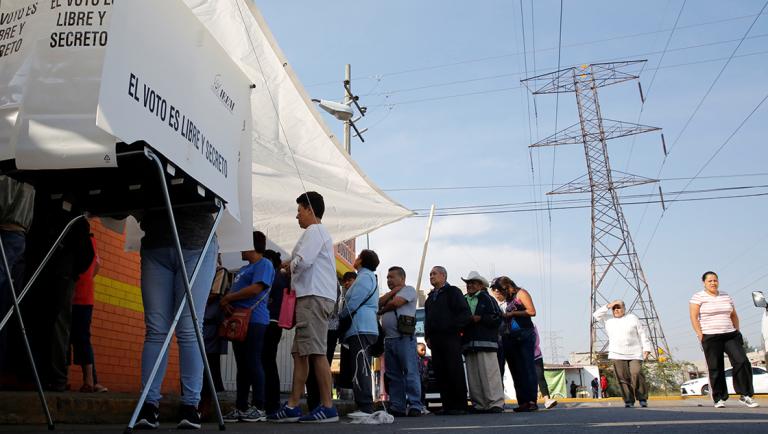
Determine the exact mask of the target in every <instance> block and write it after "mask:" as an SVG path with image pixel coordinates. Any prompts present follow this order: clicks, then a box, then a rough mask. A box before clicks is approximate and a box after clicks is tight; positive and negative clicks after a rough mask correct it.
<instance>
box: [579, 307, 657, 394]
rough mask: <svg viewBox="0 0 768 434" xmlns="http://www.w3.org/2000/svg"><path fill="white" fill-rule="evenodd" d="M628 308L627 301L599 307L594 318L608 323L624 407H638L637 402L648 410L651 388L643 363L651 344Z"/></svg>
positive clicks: (611, 354) (610, 345)
mask: <svg viewBox="0 0 768 434" xmlns="http://www.w3.org/2000/svg"><path fill="white" fill-rule="evenodd" d="M625 309H626V308H625V306H624V302H623V301H621V300H616V301H614V302H611V303H608V304H607V305H605V306H602V307H600V308H598V309H597V310H596V311H595V313H594V314H593V315H592V316H593V317H594V318H595V320H597V321H603V322H604V323H605V333H606V334H607V335H608V359H609V360H611V361H613V369H614V371H615V372H616V379H617V380H618V381H619V385H620V387H621V395H622V397H623V398H624V406H625V407H627V408H630V407H634V406H635V399H637V400H638V401H640V406H641V407H647V406H648V385H647V384H646V381H645V376H644V375H643V360H645V359H647V358H648V355H649V354H650V353H651V341H650V340H648V336H647V335H646V333H645V329H644V328H643V326H642V324H641V323H640V320H639V319H638V318H637V316H635V315H634V314H631V313H626V311H625ZM603 378H605V377H603ZM595 382H596V384H597V385H598V387H600V386H601V384H600V380H598V379H595ZM607 386H608V381H607V380H606V388H607ZM593 389H594V386H593Z"/></svg>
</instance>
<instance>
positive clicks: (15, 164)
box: [0, 0, 411, 430]
mask: <svg viewBox="0 0 768 434" xmlns="http://www.w3.org/2000/svg"><path fill="white" fill-rule="evenodd" d="M0 32H2V33H0V34H2V35H4V37H3V40H0V174H4V175H8V176H11V177H13V178H15V179H18V180H21V181H25V182H28V183H30V184H32V185H34V186H36V187H37V188H40V190H41V191H45V192H46V193H48V192H50V193H51V194H50V200H55V201H59V202H60V203H61V206H63V207H70V208H73V209H75V210H78V211H79V212H80V211H81V212H83V213H84V212H88V213H90V214H91V215H99V216H107V217H109V216H113V217H117V218H124V217H125V216H126V215H127V214H129V213H130V212H132V211H135V210H136V209H153V208H155V209H167V210H168V213H169V218H171V221H172V214H171V209H172V208H173V207H177V206H185V205H206V206H210V208H211V210H212V211H216V212H217V218H216V223H215V224H214V228H213V230H212V232H211V234H210V236H209V238H208V243H207V244H206V249H207V248H208V246H209V245H210V243H211V240H212V238H213V234H214V231H215V232H216V234H217V236H218V239H219V244H220V246H221V249H222V251H239V250H243V249H248V248H250V247H249V245H248V244H249V243H248V240H250V238H251V237H250V233H251V231H252V230H253V229H259V230H261V231H263V232H264V233H265V234H266V235H267V237H268V238H269V239H270V241H272V242H273V243H275V244H276V245H278V246H279V247H281V248H282V249H284V250H286V251H290V250H291V248H292V247H293V245H294V244H295V242H296V241H297V239H298V237H299V236H300V235H301V232H300V229H299V227H298V225H297V224H296V221H295V218H294V216H295V202H294V199H295V197H296V196H297V195H298V194H300V193H301V192H303V191H308V190H315V191H318V192H320V193H321V194H323V196H324V197H325V199H326V203H327V204H328V205H327V208H326V214H325V216H324V219H323V220H324V223H325V224H326V226H327V227H328V229H329V231H330V233H331V235H332V236H333V237H334V240H336V241H337V242H338V241H342V240H344V239H350V238H354V237H355V236H358V235H361V234H364V233H366V232H369V231H371V230H373V229H376V228H378V227H381V226H383V225H386V224H388V223H391V222H394V221H397V220H399V219H402V218H404V217H406V216H408V215H410V214H411V212H410V211H408V210H407V209H405V208H403V207H402V206H400V205H398V204H396V203H394V202H393V201H392V200H391V199H389V198H388V197H387V196H386V195H384V194H383V193H382V192H381V191H380V190H379V189H378V188H377V187H376V186H374V185H373V184H372V183H371V182H370V181H369V180H368V179H367V178H366V177H365V175H364V174H363V173H362V172H361V170H360V169H359V168H358V167H357V166H356V165H355V163H354V162H353V161H351V160H350V159H349V156H348V155H347V154H346V153H345V152H344V151H342V150H341V148H340V146H339V145H338V141H337V140H336V138H335V137H334V136H333V134H331V133H330V131H329V130H328V129H327V127H326V126H325V125H324V123H323V122H322V120H321V118H320V117H319V114H318V113H317V111H316V110H315V109H314V107H313V106H312V104H311V102H310V99H309V97H308V96H307V95H306V93H305V92H304V90H303V88H302V87H301V85H300V83H299V82H298V80H297V79H296V77H295V75H294V74H293V73H292V71H291V68H290V66H289V64H288V62H287V60H286V59H285V58H284V56H283V55H282V53H281V52H280V50H279V48H278V47H277V44H276V43H275V41H274V39H273V38H272V35H271V34H270V32H269V30H268V28H267V26H266V24H265V23H264V21H263V19H262V18H261V16H260V15H259V13H258V11H257V10H256V9H255V7H254V5H253V4H252V2H250V1H249V0H232V1H226V2H222V1H216V0H163V1H162V2H160V1H156V0H131V1H120V2H116V3H113V2H112V1H110V0H91V1H70V0H52V1H46V2H39V1H27V0H6V1H3V2H2V3H0ZM77 218H82V216H76V217H74V219H73V220H72V222H70V225H68V226H67V227H66V228H65V229H64V232H66V230H68V228H69V227H70V226H71V224H72V223H73V222H74V221H75V219H77ZM135 229H136V228H135V227H133V229H132V230H133V231H134V232H133V233H134V234H136V232H135ZM129 233H130V231H129ZM63 235H64V233H62V236H61V237H60V238H59V240H60V239H61V238H62V237H63ZM129 238H130V237H129ZM57 243H58V241H57ZM176 243H177V248H178V251H179V254H181V248H180V246H179V243H178V236H177V235H176ZM55 245H56V244H54V246H53V247H55ZM0 247H2V246H0ZM53 247H52V249H51V252H53ZM0 250H2V249H0ZM50 256H51V255H50V252H49V254H48V255H47V257H46V259H45V260H44V261H43V264H41V268H42V267H43V266H44V265H45V262H46V261H47V260H48V259H49V258H50ZM6 269H7V267H6ZM38 272H39V269H38ZM186 272H188V279H187V283H189V282H190V280H191V281H194V279H195V276H196V267H195V270H186ZM36 275H37V273H36V274H35V275H33V276H32V280H34V278H35V277H36ZM31 284H32V281H30V282H28V283H27V285H26V286H25V287H24V288H23V290H22V291H18V290H17V289H18V288H17V289H15V290H14V303H15V305H16V307H15V308H14V310H15V311H16V312H19V311H18V302H20V301H21V300H22V299H23V297H24V294H25V293H26V291H27V290H28V289H29V287H30V286H31ZM187 293H188V294H187V298H188V299H190V294H189V286H188V287H187ZM183 308H184V303H182V305H181V306H180V307H179V311H178V314H177V319H178V317H179V315H180V313H181V310H182V309H183ZM189 308H190V310H191V311H192V314H193V317H194V316H195V312H194V308H193V307H192V306H189ZM0 314H2V315H5V316H4V317H3V325H4V324H5V323H7V321H8V318H9V317H10V315H11V312H8V313H7V314H6V313H5V312H2V313H0ZM19 320H21V318H20V315H19ZM0 327H1V326H0ZM22 329H23V327H22ZM171 334H172V331H171V333H169V335H168V338H167V339H166V346H167V344H168V343H169V342H170V337H171ZM197 335H198V340H199V343H200V345H201V352H203V347H202V337H201V334H200V331H199V330H197ZM28 353H29V357H30V358H31V352H29V351H28ZM203 360H205V357H203ZM33 365H34V363H33ZM156 367H157V364H156ZM206 374H207V377H208V381H210V374H209V370H208V367H207V363H206ZM148 383H151V380H150V381H149V382H148ZM38 390H39V394H40V397H41V403H42V405H43V407H44V410H45V412H46V415H47V417H48V421H49V428H51V429H52V428H53V420H52V419H51V417H50V413H49V412H48V409H47V407H46V404H45V400H44V397H43V393H42V388H41V387H40V385H39V381H38ZM145 396H146V390H145V391H144V393H143V394H142V397H141V399H140V401H139V404H138V406H137V409H136V411H135V412H134V414H133V417H132V418H131V421H130V422H129V424H128V430H130V429H132V427H133V424H134V423H135V421H136V416H137V413H138V409H139V408H140V406H141V404H142V402H143V399H144V397H145ZM217 413H218V416H219V426H220V428H221V429H223V427H224V426H223V421H222V419H221V413H220V410H219V409H218V404H217Z"/></svg>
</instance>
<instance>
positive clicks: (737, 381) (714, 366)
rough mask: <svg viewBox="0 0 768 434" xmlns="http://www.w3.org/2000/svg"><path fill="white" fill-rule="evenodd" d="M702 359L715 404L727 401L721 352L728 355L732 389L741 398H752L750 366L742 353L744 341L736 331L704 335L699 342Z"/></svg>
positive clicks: (743, 352)
mask: <svg viewBox="0 0 768 434" xmlns="http://www.w3.org/2000/svg"><path fill="white" fill-rule="evenodd" d="M701 346H702V347H703V349H704V358H706V360H707V368H708V369H709V385H710V387H711V388H712V399H713V400H714V401H715V402H717V401H720V400H723V401H725V400H727V399H728V387H727V386H726V383H725V369H724V359H723V352H725V353H726V354H728V359H729V360H730V361H731V366H732V368H733V371H732V372H733V389H734V390H735V391H736V393H738V394H739V395H742V396H752V395H753V394H754V393H755V391H754V389H753V386H752V365H751V364H750V363H749V359H747V353H746V352H745V351H744V339H743V338H742V336H741V333H740V332H739V331H738V330H736V331H734V332H731V333H722V334H717V335H704V336H703V338H702V340H701Z"/></svg>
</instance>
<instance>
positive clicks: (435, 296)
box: [424, 265, 472, 416]
mask: <svg viewBox="0 0 768 434" xmlns="http://www.w3.org/2000/svg"><path fill="white" fill-rule="evenodd" d="M429 283H430V284H431V285H432V288H433V289H432V291H430V292H429V296H428V297H427V301H426V303H425V304H424V314H425V318H424V337H425V339H426V341H427V346H429V348H430V349H431V350H432V365H433V367H434V370H435V377H436V381H437V386H438V389H439V391H440V401H441V402H442V410H440V411H439V412H437V413H436V414H443V415H449V416H454V415H463V414H466V413H467V382H466V377H465V375H464V363H463V361H462V358H461V331H462V330H463V329H464V327H466V326H467V324H469V321H470V317H471V316H472V314H471V313H470V311H469V306H468V305H467V301H466V300H465V299H464V296H463V295H462V293H461V290H460V289H459V288H457V287H455V286H453V285H450V284H449V283H448V272H447V271H446V270H445V267H442V266H439V265H438V266H435V267H432V270H431V271H430V272H429Z"/></svg>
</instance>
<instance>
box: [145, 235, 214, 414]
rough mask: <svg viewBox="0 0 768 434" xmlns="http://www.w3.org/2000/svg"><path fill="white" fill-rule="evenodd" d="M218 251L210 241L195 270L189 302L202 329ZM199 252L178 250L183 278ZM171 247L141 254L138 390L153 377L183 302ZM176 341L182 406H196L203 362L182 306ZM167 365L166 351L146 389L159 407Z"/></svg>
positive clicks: (180, 278) (175, 256)
mask: <svg viewBox="0 0 768 434" xmlns="http://www.w3.org/2000/svg"><path fill="white" fill-rule="evenodd" d="M218 250H219V246H218V243H217V242H216V239H215V238H214V240H213V241H212V242H211V245H210V246H209V247H208V251H207V253H206V255H205V257H204V258H203V260H202V262H201V263H200V271H199V272H198V274H197V278H196V279H195V284H194V285H192V298H193V299H194V302H195V312H197V315H198V320H199V321H198V322H200V323H201V324H200V327H202V319H203V312H204V309H205V301H206V299H207V298H208V293H209V292H210V289H211V284H212V283H213V276H214V274H215V273H216V252H218ZM201 252H202V249H201V250H186V249H184V250H182V253H183V255H184V264H185V267H186V269H187V272H188V275H189V277H190V278H192V271H193V268H194V266H195V263H196V262H197V258H198V257H199V256H200V253H201ZM178 264H179V262H178V259H177V254H176V248H175V247H159V248H151V249H141V297H142V299H143V303H144V323H145V324H146V328H147V330H146V335H145V338H144V351H143V353H142V355H141V385H142V387H144V385H146V382H147V379H148V378H149V374H150V373H151V372H152V366H154V363H155V360H157V357H158V355H159V354H160V349H161V348H162V346H163V341H164V340H165V336H166V335H167V334H168V330H170V329H171V323H173V318H174V316H175V315H176V310H177V308H178V306H179V304H180V303H181V300H182V299H184V297H185V291H184V283H183V280H184V278H183V277H182V273H181V270H180V269H179V267H178ZM176 342H177V343H178V345H179V370H180V371H181V385H182V396H181V403H182V404H184V405H194V406H196V405H197V404H198V402H199V401H200V390H201V389H202V386H203V358H202V356H201V354H200V349H199V348H198V344H197V337H196V336H195V329H194V326H193V324H192V315H191V314H190V310H189V307H188V306H186V307H185V308H184V311H183V312H182V314H181V318H180V319H179V323H178V325H177V327H176ZM167 366H168V352H167V351H166V353H165V354H164V355H163V360H162V363H161V364H160V368H159V370H158V372H157V375H156V376H155V380H154V381H153V382H152V385H151V386H150V388H149V393H148V394H147V402H149V403H150V404H154V405H156V406H157V405H158V404H159V403H160V399H161V398H162V395H161V394H160V387H161V386H162V384H163V377H165V369H166V367H167Z"/></svg>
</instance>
